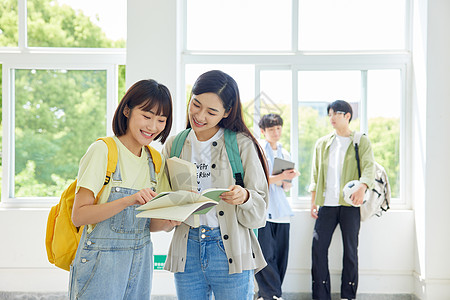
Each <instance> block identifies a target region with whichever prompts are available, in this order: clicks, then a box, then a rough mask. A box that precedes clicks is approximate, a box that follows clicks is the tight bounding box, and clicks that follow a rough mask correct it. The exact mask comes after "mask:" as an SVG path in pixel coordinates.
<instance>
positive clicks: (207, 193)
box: [201, 188, 230, 202]
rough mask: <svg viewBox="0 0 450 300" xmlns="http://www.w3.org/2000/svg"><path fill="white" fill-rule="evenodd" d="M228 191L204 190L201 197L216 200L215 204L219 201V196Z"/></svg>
mask: <svg viewBox="0 0 450 300" xmlns="http://www.w3.org/2000/svg"><path fill="white" fill-rule="evenodd" d="M229 191H230V190H229V189H218V188H210V189H206V190H204V191H202V192H201V195H202V196H204V197H206V198H209V199H213V200H216V201H217V202H219V201H220V197H219V196H220V195H222V194H223V193H225V192H229Z"/></svg>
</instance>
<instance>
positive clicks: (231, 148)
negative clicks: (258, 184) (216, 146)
mask: <svg viewBox="0 0 450 300" xmlns="http://www.w3.org/2000/svg"><path fill="white" fill-rule="evenodd" d="M224 135H225V148H226V149H227V154H228V160H229V161H230V165H231V169H232V170H233V176H234V179H235V180H236V184H237V185H240V186H242V187H244V167H243V166H242V160H241V154H240V153H239V147H238V143H237V138H236V132H234V131H231V130H229V129H225V133H224ZM253 233H254V234H255V236H256V238H258V229H257V228H255V229H253Z"/></svg>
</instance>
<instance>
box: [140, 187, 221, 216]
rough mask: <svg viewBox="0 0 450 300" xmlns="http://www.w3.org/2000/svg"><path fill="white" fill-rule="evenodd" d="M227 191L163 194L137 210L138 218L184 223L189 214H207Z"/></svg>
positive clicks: (210, 190)
mask: <svg viewBox="0 0 450 300" xmlns="http://www.w3.org/2000/svg"><path fill="white" fill-rule="evenodd" d="M228 191H229V189H207V190H204V191H203V192H202V193H201V194H197V193H196V192H192V191H175V192H163V193H160V194H158V196H156V197H155V198H153V199H152V200H151V201H149V202H147V203H146V204H144V205H142V206H140V207H138V208H137V210H142V212H141V213H139V214H137V217H138V218H157V219H166V220H175V221H181V222H183V221H185V220H186V219H187V218H188V217H189V216H190V215H191V214H193V213H198V214H204V213H207V212H208V211H209V210H210V209H211V208H212V207H213V206H214V205H217V204H218V203H219V200H220V197H219V196H220V195H221V194H222V193H224V192H228Z"/></svg>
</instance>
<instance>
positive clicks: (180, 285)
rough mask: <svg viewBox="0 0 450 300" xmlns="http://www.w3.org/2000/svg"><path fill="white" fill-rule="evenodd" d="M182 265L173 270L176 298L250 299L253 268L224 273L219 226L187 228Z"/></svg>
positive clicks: (251, 296)
mask: <svg viewBox="0 0 450 300" xmlns="http://www.w3.org/2000/svg"><path fill="white" fill-rule="evenodd" d="M187 243H188V244H187V256H186V266H185V269H184V272H178V273H175V286H176V289H177V296H178V299H179V300H192V299H195V300H211V299H212V295H213V294H214V298H215V300H245V299H253V284H254V283H253V270H245V271H242V273H235V274H229V273H228V258H227V256H226V254H225V248H224V246H223V242H222V237H221V234H220V229H219V228H210V227H207V226H200V227H198V228H192V229H190V230H189V238H188V242H187Z"/></svg>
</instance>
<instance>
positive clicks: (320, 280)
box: [311, 206, 361, 300]
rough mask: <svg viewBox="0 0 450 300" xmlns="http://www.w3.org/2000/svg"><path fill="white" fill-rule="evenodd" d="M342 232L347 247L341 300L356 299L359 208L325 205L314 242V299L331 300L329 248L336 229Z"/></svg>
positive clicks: (344, 245)
mask: <svg viewBox="0 0 450 300" xmlns="http://www.w3.org/2000/svg"><path fill="white" fill-rule="evenodd" d="M338 224H339V226H340V227H341V232H342V244H343V248H344V253H343V260H342V265H343V269H342V276H341V298H343V299H355V298H356V290H357V288H358V238H359V229H360V226H361V215H360V211H359V207H353V206H336V207H334V206H323V207H321V208H320V209H319V218H318V219H317V220H316V224H315V226H314V233H313V241H312V269H311V275H312V296H313V299H317V300H331V285H330V271H329V269H328V248H329V247H330V243H331V238H332V237H333V232H334V230H335V229H336V226H337V225H338Z"/></svg>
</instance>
